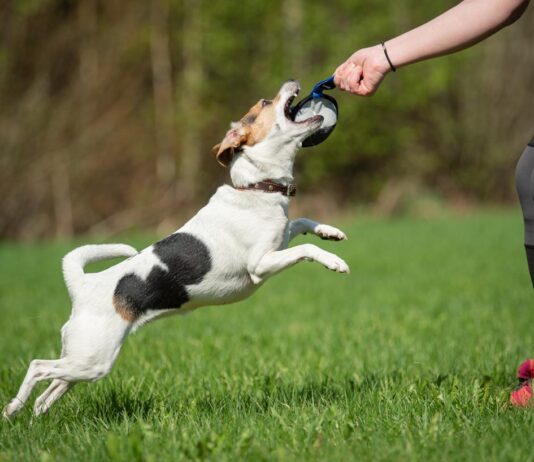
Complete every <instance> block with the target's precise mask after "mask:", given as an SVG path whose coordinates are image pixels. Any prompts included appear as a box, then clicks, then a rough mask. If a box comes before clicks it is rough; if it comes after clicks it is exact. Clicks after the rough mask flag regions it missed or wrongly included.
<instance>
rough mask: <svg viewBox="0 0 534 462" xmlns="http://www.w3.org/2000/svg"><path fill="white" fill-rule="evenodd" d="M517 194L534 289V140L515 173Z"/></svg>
mask: <svg viewBox="0 0 534 462" xmlns="http://www.w3.org/2000/svg"><path fill="white" fill-rule="evenodd" d="M515 181H516V187H517V194H518V195H519V201H520V202H521V209H522V210H523V220H524V222H525V250H526V252H527V263H528V270H529V272H530V278H531V280H532V285H533V287H534V138H532V140H531V141H530V143H528V146H527V147H526V148H525V150H524V151H523V154H522V155H521V157H520V159H519V162H518V163H517V168H516V172H515Z"/></svg>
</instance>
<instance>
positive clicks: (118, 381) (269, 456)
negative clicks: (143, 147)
mask: <svg viewBox="0 0 534 462" xmlns="http://www.w3.org/2000/svg"><path fill="white" fill-rule="evenodd" d="M335 224H338V225H340V227H341V228H342V229H343V230H344V231H346V233H347V234H348V236H349V241H348V242H341V243H325V242H323V241H320V240H314V238H313V237H309V236H304V237H301V238H298V239H297V240H296V242H297V243H299V242H300V243H302V242H306V241H313V242H316V243H318V244H319V245H320V246H323V247H324V248H327V249H330V250H334V251H335V252H336V253H338V254H339V255H340V256H341V257H343V258H344V259H345V260H346V261H347V262H348V263H349V265H350V266H351V270H352V273H351V274H350V275H348V276H347V275H340V274H335V273H331V272H329V271H327V270H326V269H324V268H322V267H321V266H320V265H318V264H312V263H303V264H300V265H298V266H296V267H294V268H292V269H291V270H289V271H287V272H285V273H283V274H282V275H279V276H277V277H275V278H273V279H272V280H271V281H269V282H268V283H267V284H265V286H264V287H262V288H261V289H260V290H259V291H258V292H257V293H256V294H255V295H254V296H253V297H252V298H250V299H248V300H246V301H244V302H241V303H238V304H235V305H232V306H227V307H213V308H212V307H210V308H203V309H201V310H198V311H196V312H194V313H192V314H190V315H188V316H184V317H180V316H177V317H174V318H167V319H164V320H160V321H156V322H155V323H153V324H150V325H148V326H146V327H144V328H143V329H141V330H140V331H139V332H138V333H136V334H135V335H133V336H131V337H129V338H128V339H127V341H126V343H125V345H124V348H123V350H122V353H121V355H120V357H119V359H118V361H117V364H116V365H115V369H114V370H113V372H112V373H111V374H110V376H108V377H107V378H105V379H104V380H102V381H100V382H98V383H95V384H79V385H77V386H76V387H75V388H74V389H73V390H72V391H71V392H70V393H69V394H68V395H66V396H65V397H64V398H63V399H62V400H61V401H59V402H58V403H57V405H56V406H55V407H53V408H52V410H51V411H50V413H49V414H48V415H46V416H44V417H42V418H39V419H33V421H32V419H31V406H28V407H27V408H26V409H24V410H23V411H22V412H21V414H19V416H18V417H17V418H16V419H15V420H14V421H13V422H2V421H0V460H10V461H11V460H16V461H22V460H31V461H34V460H42V461H48V460H69V461H73V460H93V461H103V460H125V461H126V460H127V461H135V460H154V461H160V460H173V461H174V460H191V459H208V460H217V461H219V460H228V461H233V460H251V461H257V460H269V461H271V460H284V461H285V460H303V461H304V460H305V461H309V460H321V461H323V460H334V461H335V460H339V461H346V460H359V461H365V460H373V461H380V460H403V461H404V460H421V461H428V460H447V461H454V460H468V461H473V460H484V461H487V460H499V461H502V460H521V461H527V460H534V456H533V452H532V442H533V438H532V428H533V425H534V411H528V410H527V411H522V410H516V409H512V408H511V407H510V406H509V404H508V400H509V393H510V390H511V389H512V388H513V386H514V385H515V378H514V377H515V373H516V369H517V366H518V365H519V363H520V362H521V361H522V360H523V359H526V358H528V357H530V356H534V329H533V326H534V309H533V308H534V293H533V291H532V287H531V284H530V280H529V278H528V273H527V268H526V263H525V256H524V250H523V248H522V223H521V219H520V212H519V210H515V209H514V210H512V211H506V210H505V211H485V212H477V213H476V214H472V215H469V216H452V215H451V216H447V217H443V218H436V219H408V218H406V219H400V220H389V219H372V218H359V217H355V218H353V219H350V220H345V221H344V222H342V223H335ZM151 241H152V238H151V237H150V236H146V237H142V238H135V239H131V240H130V242H129V243H133V244H134V245H136V246H139V247H141V246H144V245H146V244H148V243H150V242H151ZM73 245H74V244H72V243H51V244H41V245H23V244H2V245H1V246H0V313H1V315H2V321H1V331H0V351H1V352H2V363H1V365H0V401H1V402H2V405H3V404H5V403H6V402H7V401H8V400H9V399H10V398H11V397H12V396H13V395H14V394H15V392H16V390H17V388H18V386H19V384H20V382H21V380H22V378H23V376H24V373H25V371H26V368H27V365H28V362H29V361H30V360H31V359H33V358H56V357H57V356H58V353H59V348H60V344H59V334H58V332H59V329H60V327H61V325H62V324H63V322H64V321H65V320H66V318H67V316H68V313H69V310H70V307H69V304H68V297H67V294H66V291H65V288H64V286H63V282H62V278H61V274H60V259H61V256H62V255H63V254H64V253H65V252H66V251H67V250H69V249H70V248H71V247H72V246H73ZM43 386H44V385H43ZM43 386H40V387H39V391H40V390H42V389H43ZM36 396H37V394H36V393H35V394H34V395H33V396H32V398H35V397H36Z"/></svg>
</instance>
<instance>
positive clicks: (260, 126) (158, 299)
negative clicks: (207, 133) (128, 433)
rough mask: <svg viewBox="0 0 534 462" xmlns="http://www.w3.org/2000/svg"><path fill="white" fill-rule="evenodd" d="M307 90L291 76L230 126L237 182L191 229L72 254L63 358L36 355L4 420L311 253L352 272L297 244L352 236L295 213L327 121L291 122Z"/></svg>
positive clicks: (37, 409)
mask: <svg viewBox="0 0 534 462" xmlns="http://www.w3.org/2000/svg"><path fill="white" fill-rule="evenodd" d="M299 89H300V88H299V84H298V82H296V81H292V80H290V81H288V82H286V83H285V84H284V85H282V87H281V89H280V91H279V93H278V95H277V96H276V97H275V98H274V99H273V100H265V99H262V100H260V101H259V102H257V103H256V104H255V105H254V106H252V108H251V109H250V110H249V111H248V112H247V114H245V116H244V117H243V118H242V119H241V120H240V121H239V122H236V123H233V124H232V125H231V128H230V130H229V131H228V132H227V133H226V135H225V137H224V139H223V140H222V142H221V143H220V144H218V145H216V146H214V148H213V149H214V153H215V155H216V158H217V160H218V161H219V163H221V164H222V165H224V166H226V167H229V170H230V177H231V182H232V186H230V185H224V186H221V187H219V188H218V189H217V191H216V192H215V194H214V195H213V196H212V197H211V199H210V200H209V202H208V204H207V205H206V206H205V207H203V208H202V209H201V210H200V211H199V212H198V213H197V214H196V215H195V216H194V217H193V218H192V219H191V220H189V221H188V222H187V223H186V224H185V225H184V226H183V227H182V228H180V229H178V230H177V231H176V232H175V233H173V234H171V235H170V236H168V237H166V238H165V239H163V240H161V241H159V242H157V243H155V244H153V245H151V246H150V247H147V248H146V249H144V250H142V251H141V252H137V250H136V249H134V248H133V247H130V246H128V245H125V244H103V245H85V246H82V247H78V248H77V249H75V250H73V251H71V252H70V253H68V254H67V255H66V256H65V257H64V259H63V274H64V279H65V283H66V286H67V289H68V292H69V295H70V298H71V300H72V312H71V316H70V318H69V320H68V321H67V323H66V324H65V325H64V326H63V328H62V329H61V338H62V352H61V358H60V359H52V360H42V359H35V360H33V361H31V362H30V365H29V368H28V371H27V373H26V376H25V378H24V381H23V382H22V385H21V387H20V389H19V391H18V393H17V395H16V397H15V398H13V400H12V401H11V402H10V403H9V404H8V405H7V406H6V407H5V408H4V412H3V415H4V416H5V417H7V418H9V417H11V416H13V415H14V414H15V413H16V412H17V411H19V410H20V409H21V408H22V407H23V406H24V404H25V402H26V401H27V400H28V398H29V396H30V393H31V391H32V389H33V388H34V387H35V385H36V384H37V383H38V382H40V381H43V380H51V381H52V382H51V384H50V386H49V387H48V388H47V389H46V390H45V391H44V393H43V394H42V395H41V396H39V397H38V398H37V400H36V401H35V405H34V413H35V415H40V414H42V413H44V412H46V411H47V410H48V409H49V408H50V407H51V406H52V404H53V403H54V402H55V401H57V400H58V399H59V398H60V397H61V396H62V395H63V394H65V392H67V391H68V390H69V388H70V387H72V385H73V384H75V383H76V382H79V381H96V380H98V379H101V378H102V377H104V376H106V375H107V374H108V373H109V372H110V371H111V369H112V367H113V364H114V362H115V360H116V358H117V355H118V354H119V351H120V349H121V345H122V343H123V342H124V339H125V338H126V336H127V335H128V334H129V333H130V332H132V331H134V330H135V329H137V328H138V327H139V326H141V325H143V324H145V323H147V322H149V321H151V320H153V319H155V318H158V317H160V316H162V315H166V314H171V313H174V312H176V313H184V312H187V311H191V310H193V309H195V308H198V307H200V306H205V305H219V304H227V303H231V302H235V301H237V300H242V299H244V298H246V297H248V296H249V295H250V294H251V293H253V292H254V291H255V290H256V289H257V288H258V287H259V286H261V285H262V284H263V283H264V282H265V281H266V280H267V279H269V278H270V277H271V276H273V275H275V274H277V273H279V272H280V271H282V270H284V269H286V268H288V267H290V266H292V265H294V264H296V263H298V262H301V261H304V260H307V261H315V262H317V263H320V264H321V265H323V266H325V267H326V268H328V269H330V270H332V271H337V272H339V273H348V272H349V267H348V266H347V264H346V263H345V262H344V261H343V260H342V259H341V258H339V257H338V256H336V255H334V254H332V253H330V252H326V251H325V250H323V249H321V248H319V247H317V246H315V245H313V244H302V245H297V246H295V247H291V248H288V244H289V242H290V241H291V240H292V239H293V238H294V237H295V236H297V235H299V234H305V233H313V234H315V235H317V236H319V237H321V238H323V239H330V240H336V241H339V240H344V239H346V236H345V234H344V233H343V232H342V231H340V230H338V229H336V228H334V227H332V226H328V225H325V224H319V223H316V222H315V221H312V220H310V219H307V218H299V219H297V220H291V221H290V220H289V219H288V205H289V200H290V197H291V196H293V195H294V194H295V186H294V185H293V164H294V161H295V156H296V153H297V150H298V148H299V147H300V146H301V143H302V141H303V140H304V139H305V138H306V137H308V136H310V134H312V133H314V132H315V131H316V130H317V129H318V128H319V127H320V125H321V122H322V117H321V116H313V117H310V118H309V119H307V120H304V121H301V122H298V123H297V122H295V121H293V120H292V117H291V104H292V102H293V100H294V98H295V97H296V95H297V94H298V92H299ZM116 257H128V258H127V259H125V260H123V261H121V262H120V263H118V264H116V265H114V266H112V267H110V268H108V269H106V270H104V271H101V272H99V273H84V266H85V265H86V264H88V263H90V262H94V261H98V260H104V259H109V258H116Z"/></svg>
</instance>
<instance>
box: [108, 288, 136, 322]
mask: <svg viewBox="0 0 534 462" xmlns="http://www.w3.org/2000/svg"><path fill="white" fill-rule="evenodd" d="M113 306H114V307H115V311H116V312H117V313H118V315H119V316H120V317H121V318H122V319H124V320H125V321H126V322H130V323H132V322H134V321H135V313H134V311H133V310H132V308H131V307H130V306H129V305H128V302H127V301H126V300H124V299H123V298H122V297H117V296H116V295H114V296H113Z"/></svg>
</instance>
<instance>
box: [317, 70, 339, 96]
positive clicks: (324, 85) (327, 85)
mask: <svg viewBox="0 0 534 462" xmlns="http://www.w3.org/2000/svg"><path fill="white" fill-rule="evenodd" d="M334 88H336V84H335V83H334V76H333V75H332V76H330V77H328V78H327V79H324V80H321V81H320V82H318V83H316V84H315V86H314V87H313V90H312V92H311V95H312V97H313V98H320V97H321V96H323V91H325V90H333V89H334Z"/></svg>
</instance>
